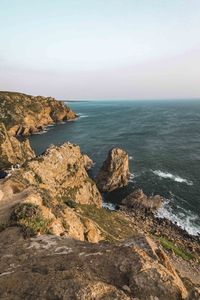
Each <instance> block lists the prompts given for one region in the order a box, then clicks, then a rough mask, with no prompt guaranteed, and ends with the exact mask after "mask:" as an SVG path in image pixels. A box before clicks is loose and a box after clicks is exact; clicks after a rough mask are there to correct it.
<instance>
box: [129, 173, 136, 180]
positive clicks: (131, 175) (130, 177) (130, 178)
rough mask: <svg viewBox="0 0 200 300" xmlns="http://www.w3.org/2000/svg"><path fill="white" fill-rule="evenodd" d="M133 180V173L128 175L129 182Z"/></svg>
mask: <svg viewBox="0 0 200 300" xmlns="http://www.w3.org/2000/svg"><path fill="white" fill-rule="evenodd" d="M134 178H135V175H134V174H133V173H130V174H129V182H133V181H134Z"/></svg>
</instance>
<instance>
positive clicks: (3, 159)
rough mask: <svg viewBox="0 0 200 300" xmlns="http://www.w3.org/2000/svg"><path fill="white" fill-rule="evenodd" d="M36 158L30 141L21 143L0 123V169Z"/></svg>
mask: <svg viewBox="0 0 200 300" xmlns="http://www.w3.org/2000/svg"><path fill="white" fill-rule="evenodd" d="M34 156H35V154H34V151H33V150H32V149H31V147H30V144H29V141H28V140H25V141H23V142H19V141H18V140H17V139H16V138H15V137H12V136H10V135H9V134H8V132H7V130H6V128H5V126H4V124H3V123H0V169H6V168H9V167H11V165H15V164H21V163H23V162H25V161H26V160H29V159H31V158H33V157H34Z"/></svg>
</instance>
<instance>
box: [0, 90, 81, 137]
mask: <svg viewBox="0 0 200 300" xmlns="http://www.w3.org/2000/svg"><path fill="white" fill-rule="evenodd" d="M74 118H76V114H75V113H74V112H73V111H72V110H71V109H70V108H69V107H67V106H65V105H64V103H63V102H61V101H57V100H56V99H55V98H52V97H42V96H36V97H34V96H30V95H26V94H22V93H14V92H0V121H1V122H3V123H4V125H5V127H6V129H7V130H8V132H9V134H10V135H29V134H32V133H34V132H37V131H41V130H42V129H43V127H44V126H46V125H49V124H53V123H56V122H59V121H67V120H70V119H74Z"/></svg>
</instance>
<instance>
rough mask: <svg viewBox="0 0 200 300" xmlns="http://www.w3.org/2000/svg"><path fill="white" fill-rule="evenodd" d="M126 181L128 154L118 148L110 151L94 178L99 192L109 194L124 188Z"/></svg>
mask: <svg viewBox="0 0 200 300" xmlns="http://www.w3.org/2000/svg"><path fill="white" fill-rule="evenodd" d="M128 180H129V161H128V153H127V152H126V151H124V150H123V149H120V148H113V149H111V150H110V151H109V152H108V156H107V159H106V160H105V161H104V163H103V166H102V167H101V169H100V171H99V173H98V175H97V177H96V183H97V186H98V188H99V190H100V191H102V192H111V191H113V190H115V189H117V188H120V187H123V186H126V185H127V184H128Z"/></svg>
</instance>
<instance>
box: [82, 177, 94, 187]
mask: <svg viewBox="0 0 200 300" xmlns="http://www.w3.org/2000/svg"><path fill="white" fill-rule="evenodd" d="M84 181H85V183H87V182H89V183H91V184H92V185H94V184H95V182H94V180H92V178H90V177H87V178H85V180H84Z"/></svg>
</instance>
